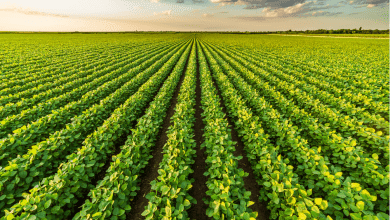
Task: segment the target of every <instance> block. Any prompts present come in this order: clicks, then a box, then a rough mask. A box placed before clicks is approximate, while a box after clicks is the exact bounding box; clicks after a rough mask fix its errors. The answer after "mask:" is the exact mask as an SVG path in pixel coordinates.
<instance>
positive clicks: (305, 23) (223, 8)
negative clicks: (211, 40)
mask: <svg viewBox="0 0 390 220" xmlns="http://www.w3.org/2000/svg"><path fill="white" fill-rule="evenodd" d="M360 27H362V28H363V29H388V28H389V0H61V1H59V0H12V1H10V0H0V31H136V30H137V31H277V30H282V31H283V30H289V29H292V30H313V29H341V28H350V29H353V28H360Z"/></svg>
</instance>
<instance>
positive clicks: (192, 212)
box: [188, 65, 211, 220]
mask: <svg viewBox="0 0 390 220" xmlns="http://www.w3.org/2000/svg"><path fill="white" fill-rule="evenodd" d="M201 92H202V90H201V88H200V72H199V65H197V73H196V98H195V100H196V104H195V125H194V134H195V136H194V139H195V142H196V157H195V158H194V159H195V163H194V164H193V165H192V169H193V170H194V172H193V173H192V174H191V175H190V179H191V178H194V179H195V182H193V183H192V189H191V190H190V191H189V194H190V195H191V196H192V197H194V198H195V199H196V201H197V204H192V206H191V208H190V209H188V217H189V218H190V219H197V220H200V219H211V218H209V217H208V216H207V215H206V210H207V207H208V205H207V204H206V203H204V201H203V198H206V196H207V195H206V191H207V190H208V188H207V185H206V181H207V177H206V176H204V175H203V174H204V173H205V172H206V171H207V169H206V155H205V151H206V149H205V148H203V149H201V148H200V146H201V144H202V143H203V142H204V138H203V130H204V127H205V124H204V123H203V120H202V113H203V109H202V108H201V107H200V106H201V102H200V101H201Z"/></svg>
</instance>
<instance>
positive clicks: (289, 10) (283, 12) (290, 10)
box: [262, 2, 314, 18]
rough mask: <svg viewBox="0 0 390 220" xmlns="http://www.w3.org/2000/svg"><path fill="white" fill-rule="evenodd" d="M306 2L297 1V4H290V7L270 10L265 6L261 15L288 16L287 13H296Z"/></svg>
mask: <svg viewBox="0 0 390 220" xmlns="http://www.w3.org/2000/svg"><path fill="white" fill-rule="evenodd" d="M307 3H308V2H305V3H299V4H297V5H294V6H290V7H287V8H279V9H274V10H271V9H270V8H265V9H263V11H262V12H263V17H267V18H276V17H284V16H288V15H291V14H296V13H298V12H300V11H301V10H302V9H303V8H302V7H303V6H304V5H305V4H307ZM313 15H314V14H313Z"/></svg>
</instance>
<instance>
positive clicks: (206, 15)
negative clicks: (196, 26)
mask: <svg viewBox="0 0 390 220" xmlns="http://www.w3.org/2000/svg"><path fill="white" fill-rule="evenodd" d="M213 16H214V15H213V14H208V13H204V14H203V15H202V17H204V18H211V17H213Z"/></svg>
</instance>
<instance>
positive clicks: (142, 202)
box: [126, 57, 189, 220]
mask: <svg viewBox="0 0 390 220" xmlns="http://www.w3.org/2000/svg"><path fill="white" fill-rule="evenodd" d="M188 60H189V57H188V58H187V61H186V64H185V67H184V69H183V73H182V75H181V77H180V81H179V83H178V85H177V86H176V91H175V93H174V94H173V97H172V99H171V104H170V106H169V108H168V111H167V115H166V116H165V119H164V122H163V126H162V128H161V130H160V133H159V137H160V138H159V139H158V140H157V142H156V144H155V146H154V149H153V151H152V156H153V157H152V158H151V159H150V160H149V161H148V164H147V165H146V167H145V168H144V172H143V173H142V174H141V175H140V180H141V183H140V190H139V191H138V192H137V195H136V196H135V197H134V198H133V201H131V202H130V206H131V210H130V212H129V213H127V214H126V219H128V220H140V219H145V218H144V217H143V216H142V215H141V214H142V212H143V211H144V210H145V206H147V205H148V202H149V200H148V199H146V198H145V196H146V195H147V194H148V193H149V192H150V190H151V187H152V186H151V185H150V182H152V181H153V180H155V179H156V178H157V177H158V172H157V171H158V169H159V165H160V163H161V161H162V159H163V154H162V151H163V150H162V149H163V147H164V145H165V143H166V142H167V140H168V137H167V131H168V128H169V127H170V126H171V125H172V122H171V117H172V116H173V114H174V113H175V106H176V104H177V98H178V95H179V91H180V88H181V85H182V83H183V80H184V76H185V72H186V70H187V65H188Z"/></svg>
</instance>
